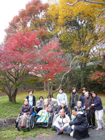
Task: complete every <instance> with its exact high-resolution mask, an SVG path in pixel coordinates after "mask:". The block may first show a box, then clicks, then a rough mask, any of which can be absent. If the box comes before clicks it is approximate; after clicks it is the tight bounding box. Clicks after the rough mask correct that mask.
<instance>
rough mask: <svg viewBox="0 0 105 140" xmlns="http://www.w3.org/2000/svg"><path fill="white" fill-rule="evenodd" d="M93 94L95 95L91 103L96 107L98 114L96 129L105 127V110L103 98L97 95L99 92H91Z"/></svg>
mask: <svg viewBox="0 0 105 140" xmlns="http://www.w3.org/2000/svg"><path fill="white" fill-rule="evenodd" d="M91 95H92V97H93V104H91V106H92V107H94V108H95V115H96V120H97V125H98V127H97V128H96V130H100V129H105V124H104V121H103V114H104V112H103V106H102V101H101V98H100V97H99V96H97V94H96V93H95V92H94V91H92V92H91Z"/></svg>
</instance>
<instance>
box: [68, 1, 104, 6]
mask: <svg viewBox="0 0 105 140" xmlns="http://www.w3.org/2000/svg"><path fill="white" fill-rule="evenodd" d="M79 1H81V2H87V3H89V4H90V3H94V4H101V5H105V3H103V2H98V1H97V2H95V1H88V0H77V1H76V2H74V3H72V4H71V3H70V2H67V3H66V4H67V5H70V6H74V4H76V3H77V2H79ZM85 4H86V3H85ZM86 5H88V4H86Z"/></svg>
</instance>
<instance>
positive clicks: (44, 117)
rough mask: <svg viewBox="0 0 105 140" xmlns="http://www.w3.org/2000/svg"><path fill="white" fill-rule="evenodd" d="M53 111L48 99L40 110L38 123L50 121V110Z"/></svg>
mask: <svg viewBox="0 0 105 140" xmlns="http://www.w3.org/2000/svg"><path fill="white" fill-rule="evenodd" d="M51 111H52V107H51V105H50V104H49V102H48V101H47V100H45V101H44V106H43V109H42V110H40V111H39V112H38V114H37V115H38V116H39V118H38V119H37V123H48V120H49V112H51Z"/></svg>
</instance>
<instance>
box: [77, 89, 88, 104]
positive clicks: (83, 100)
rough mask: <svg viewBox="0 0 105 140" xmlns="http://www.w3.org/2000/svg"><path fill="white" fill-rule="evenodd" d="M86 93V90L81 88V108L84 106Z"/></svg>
mask: <svg viewBox="0 0 105 140" xmlns="http://www.w3.org/2000/svg"><path fill="white" fill-rule="evenodd" d="M86 91H87V89H86V88H85V87H83V88H82V95H81V96H80V99H79V100H80V101H81V102H82V107H84V105H85V92H86Z"/></svg>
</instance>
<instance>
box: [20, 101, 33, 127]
mask: <svg viewBox="0 0 105 140" xmlns="http://www.w3.org/2000/svg"><path fill="white" fill-rule="evenodd" d="M20 114H21V116H20V124H21V127H27V126H26V125H27V120H28V119H29V115H31V114H32V106H31V105H29V104H28V100H27V99H24V105H23V106H22V108H21V111H20Z"/></svg>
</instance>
